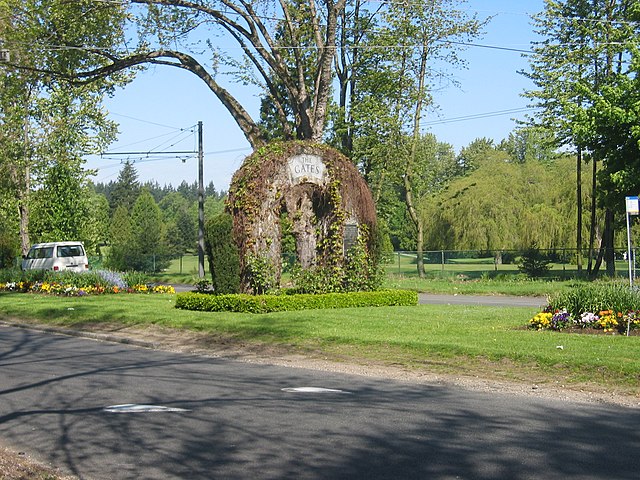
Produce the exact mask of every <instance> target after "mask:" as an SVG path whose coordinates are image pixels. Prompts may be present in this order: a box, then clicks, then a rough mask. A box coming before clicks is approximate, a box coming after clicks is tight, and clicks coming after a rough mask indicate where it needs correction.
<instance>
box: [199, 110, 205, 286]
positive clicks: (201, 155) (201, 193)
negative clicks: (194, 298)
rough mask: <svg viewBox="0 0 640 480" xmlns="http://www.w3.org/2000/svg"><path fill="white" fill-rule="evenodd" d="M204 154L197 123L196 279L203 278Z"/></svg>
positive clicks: (200, 125)
mask: <svg viewBox="0 0 640 480" xmlns="http://www.w3.org/2000/svg"><path fill="white" fill-rule="evenodd" d="M203 160H204V152H203V146H202V122H201V121H200V122H198V277H200V278H204V173H203V166H202V163H203Z"/></svg>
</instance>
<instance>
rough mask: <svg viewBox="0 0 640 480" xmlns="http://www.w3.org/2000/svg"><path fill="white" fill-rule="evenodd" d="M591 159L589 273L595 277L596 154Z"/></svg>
mask: <svg viewBox="0 0 640 480" xmlns="http://www.w3.org/2000/svg"><path fill="white" fill-rule="evenodd" d="M591 161H592V162H593V165H592V170H591V226H590V229H589V263H588V266H587V273H588V275H589V277H590V278H594V277H595V275H597V274H598V269H597V268H595V269H594V266H593V249H594V247H595V239H596V173H597V164H598V161H597V159H596V157H595V155H592V158H591Z"/></svg>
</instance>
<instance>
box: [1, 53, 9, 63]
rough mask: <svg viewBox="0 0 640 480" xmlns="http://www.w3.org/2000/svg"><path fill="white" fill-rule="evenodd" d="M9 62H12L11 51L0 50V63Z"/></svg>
mask: <svg viewBox="0 0 640 480" xmlns="http://www.w3.org/2000/svg"><path fill="white" fill-rule="evenodd" d="M9 60H11V55H9V50H0V62H8V61H9Z"/></svg>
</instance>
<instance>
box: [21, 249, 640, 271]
mask: <svg viewBox="0 0 640 480" xmlns="http://www.w3.org/2000/svg"><path fill="white" fill-rule="evenodd" d="M539 253H540V257H541V258H542V259H544V260H545V261H546V262H548V267H549V270H548V275H549V276H553V277H560V278H572V277H576V276H578V262H577V259H578V255H577V250H576V249H571V248H562V249H553V250H544V249H540V250H539ZM523 254H524V251H522V250H496V251H490V252H487V251H479V250H430V251H425V252H423V253H422V259H423V263H424V271H425V273H426V274H427V275H430V276H438V275H443V276H451V275H459V276H461V277H462V278H464V277H469V278H480V277H483V276H495V275H498V274H505V275H507V274H514V275H515V274H518V273H520V269H519V266H520V265H521V263H522V258H523ZM632 255H633V258H636V257H635V250H634V252H633V254H632ZM596 256H597V254H596V253H594V254H593V255H592V257H591V258H592V263H595V261H596ZM614 256H615V266H616V275H618V276H621V277H626V276H628V275H629V262H628V260H627V252H626V250H621V249H616V250H615V254H614ZM20 260H21V259H19V258H18V259H16V266H17V267H19V266H20ZM295 263H296V255H295V253H283V254H282V267H283V271H284V272H286V271H288V270H289V269H290V267H291V266H293V265H294V264H295ZM588 263H589V254H588V253H583V257H582V270H583V272H586V271H587V266H588ZM635 263H636V265H635V266H633V269H632V270H633V272H632V273H633V276H634V278H635V277H636V275H635V271H636V268H637V267H638V265H637V264H638V260H637V259H636V262H635ZM417 264H418V253H417V252H415V251H413V252H412V251H396V252H392V253H389V254H387V255H386V256H385V259H384V262H383V266H384V268H385V271H386V272H387V273H388V274H393V275H404V276H413V275H417V274H418V270H417ZM89 265H90V268H92V269H99V268H106V267H107V266H108V263H106V257H104V256H90V257H89ZM204 267H205V273H206V274H207V275H208V269H209V265H208V262H207V261H206V259H205V265H204ZM126 270H140V271H145V272H147V273H155V274H168V275H197V273H198V255H197V254H192V253H188V254H184V255H177V256H176V255H172V256H167V255H145V256H139V257H136V259H135V261H133V260H132V263H131V264H130V265H128V268H127V269H126ZM605 271H606V268H605V264H604V262H603V263H602V265H601V266H600V274H601V275H604V274H605Z"/></svg>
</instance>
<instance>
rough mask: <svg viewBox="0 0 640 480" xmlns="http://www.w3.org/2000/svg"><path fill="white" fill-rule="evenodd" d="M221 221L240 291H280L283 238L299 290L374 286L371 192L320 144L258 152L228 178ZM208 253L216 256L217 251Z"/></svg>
mask: <svg viewBox="0 0 640 480" xmlns="http://www.w3.org/2000/svg"><path fill="white" fill-rule="evenodd" d="M227 214H230V215H231V217H232V222H231V224H230V227H231V238H232V239H233V243H234V244H235V246H236V247H237V252H238V260H239V289H240V291H242V292H245V293H263V292H264V291H268V290H269V289H270V288H272V287H273V286H277V285H279V283H280V277H281V273H282V253H283V252H282V250H283V247H282V245H283V233H284V232H286V233H287V235H288V236H289V238H291V237H293V239H294V241H295V254H296V262H297V272H298V273H297V275H294V277H295V279H297V280H298V281H299V282H300V283H301V284H303V285H297V287H298V290H302V291H348V290H367V289H373V288H375V287H376V286H377V285H376V283H377V282H378V279H379V272H378V267H377V263H378V262H377V258H376V257H377V255H376V236H377V235H376V213H375V206H374V203H373V199H372V196H371V192H370V190H369V188H368V186H367V184H366V182H365V181H364V179H363V178H362V176H361V175H360V173H359V172H358V170H357V169H356V168H355V166H354V165H353V163H352V162H351V161H350V160H349V159H348V158H346V157H345V156H344V155H342V154H341V153H339V152H338V151H336V150H334V149H332V148H330V147H328V146H326V145H320V144H315V143H309V142H304V141H293V142H281V143H273V144H270V145H267V146H265V147H262V148H260V149H258V150H256V151H255V152H254V153H253V154H252V155H250V156H249V157H247V158H246V159H245V161H244V163H243V165H242V166H241V167H240V169H239V170H238V171H237V172H236V173H235V175H234V176H233V179H232V182H231V186H230V189H229V197H228V203H227ZM210 251H211V255H212V256H215V255H216V247H215V245H213V246H212V249H211V250H210ZM287 253H289V252H287ZM210 260H211V259H210ZM210 265H211V267H212V274H213V278H214V288H215V286H216V272H215V268H216V267H215V262H211V261H210ZM305 279H306V280H305ZM310 284H314V285H315V286H314V287H310V286H309V285H310Z"/></svg>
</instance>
